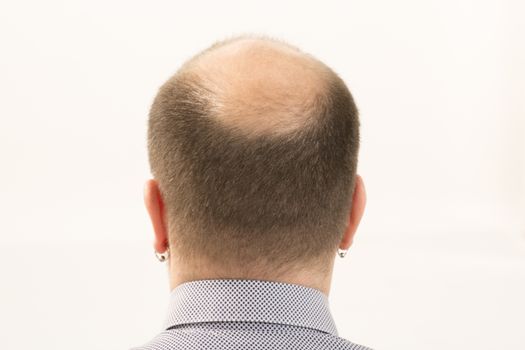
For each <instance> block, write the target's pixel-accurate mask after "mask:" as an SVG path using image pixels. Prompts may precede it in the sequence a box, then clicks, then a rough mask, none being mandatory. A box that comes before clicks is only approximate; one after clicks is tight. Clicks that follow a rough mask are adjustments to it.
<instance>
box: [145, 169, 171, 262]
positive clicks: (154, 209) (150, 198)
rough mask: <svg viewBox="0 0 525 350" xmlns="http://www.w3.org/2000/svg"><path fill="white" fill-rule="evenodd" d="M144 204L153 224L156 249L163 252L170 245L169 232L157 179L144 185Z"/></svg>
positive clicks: (150, 180)
mask: <svg viewBox="0 0 525 350" xmlns="http://www.w3.org/2000/svg"><path fill="white" fill-rule="evenodd" d="M144 204H145V206H146V209H147V211H148V214H149V217H150V220H151V224H152V226H153V232H154V248H155V251H157V252H159V253H163V252H165V251H166V250H167V249H168V246H169V243H168V232H167V229H166V223H165V218H164V201H163V199H162V196H161V193H160V189H159V186H158V183H157V181H156V180H155V179H149V180H147V181H146V183H145V185H144Z"/></svg>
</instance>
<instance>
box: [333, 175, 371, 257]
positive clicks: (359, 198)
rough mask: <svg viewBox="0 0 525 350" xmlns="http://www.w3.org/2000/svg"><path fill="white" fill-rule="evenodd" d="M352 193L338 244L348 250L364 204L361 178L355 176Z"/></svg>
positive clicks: (364, 196) (364, 197)
mask: <svg viewBox="0 0 525 350" xmlns="http://www.w3.org/2000/svg"><path fill="white" fill-rule="evenodd" d="M354 186H355V187H354V193H353V195H352V207H351V208H350V213H348V226H347V228H346V231H345V233H344V235H343V239H342V240H341V243H340V245H339V249H342V250H348V248H350V246H351V245H352V241H353V240H354V236H355V233H356V231H357V227H358V226H359V223H360V222H361V218H362V217H363V213H364V211H365V205H366V191H365V184H364V182H363V178H362V177H361V176H359V175H356V176H355V185H354Z"/></svg>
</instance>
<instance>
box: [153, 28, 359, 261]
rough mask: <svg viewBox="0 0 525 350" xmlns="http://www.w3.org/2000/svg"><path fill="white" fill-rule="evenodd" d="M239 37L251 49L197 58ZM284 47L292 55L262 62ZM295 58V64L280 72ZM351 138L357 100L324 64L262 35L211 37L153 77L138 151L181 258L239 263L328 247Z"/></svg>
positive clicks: (332, 244)
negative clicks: (143, 142) (144, 144)
mask: <svg viewBox="0 0 525 350" xmlns="http://www.w3.org/2000/svg"><path fill="white" fill-rule="evenodd" d="M243 40H244V41H250V40H251V41H252V46H250V45H245V46H247V47H249V49H247V50H248V51H249V55H251V56H250V57H248V58H249V59H246V58H244V59H243V58H242V57H241V58H239V56H242V54H240V53H239V52H240V51H239V49H236V50H232V52H230V53H229V56H228V55H222V56H221V55H218V56H217V57H215V58H212V59H208V60H206V57H209V56H211V54H212V53H214V52H218V51H219V50H220V49H221V48H225V47H228V46H231V45H234V44H235V43H236V42H237V43H239V42H240V41H243ZM253 42H255V43H259V44H255V46H254V45H253ZM261 43H262V44H261ZM257 45H259V46H257ZM261 45H262V46H261ZM264 45H266V46H264ZM264 48H271V50H274V53H275V52H277V56H275V59H274V58H272V57H274V56H272V55H270V58H268V52H265V50H264ZM286 50H288V53H290V52H292V53H293V55H296V56H297V57H295V56H294V58H293V60H295V59H296V58H298V59H300V61H293V62H292V61H290V62H291V63H290V66H289V67H291V68H290V69H289V68H287V67H288V66H286V65H285V64H284V63H283V65H282V68H284V69H283V72H277V73H278V74H277V73H275V72H270V71H271V70H272V69H273V68H272V67H277V69H278V67H279V62H281V61H282V60H281V61H280V58H279V52H281V51H286ZM225 57H226V58H225ZM290 57H291V56H290ZM227 59H233V60H234V63H235V64H233V65H232V66H231V67H233V68H232V69H230V70H228V69H227V68H224V67H225V66H226V65H227V64H226V63H224V62H225V61H226V60H227ZM235 59H237V61H235ZM261 62H262V63H261ZM298 62H299V63H298ZM300 62H306V63H305V66H304V67H303V68H304V69H303V70H297V71H296V73H297V74H296V75H295V76H292V75H287V74H288V72H289V71H290V70H294V69H296V68H297V67H299V66H300V65H301V64H303V63H300ZM223 63H224V65H223ZM266 63H267V64H266ZM241 64H243V65H245V66H246V69H248V72H251V73H250V74H245V73H243V72H242V70H243V69H244V68H242V67H241V66H240V65H241ZM239 67H241V68H239ZM299 68H300V67H299ZM299 68H297V69H299ZM255 70H257V71H255ZM235 79H237V80H235ZM239 79H241V80H239ZM247 79H248V80H247ZM312 79H313V80H312ZM315 79H317V80H315ZM235 82H236V83H235ZM236 84H237V85H236ZM293 84H296V85H297V88H296V86H295V85H293ZM303 87H304V88H303ZM250 89H251V90H250ZM358 148H359V119H358V111H357V107H356V105H355V103H354V100H353V98H352V95H351V93H350V91H349V90H348V88H347V87H346V85H345V83H344V82H343V80H342V79H341V78H340V77H339V76H338V75H337V74H336V73H335V72H334V71H332V70H331V69H330V68H329V67H327V66H326V65H324V64H323V63H322V62H320V61H318V60H317V59H315V58H314V57H313V56H310V55H309V54H306V53H303V52H302V51H300V50H299V49H297V48H296V47H294V46H291V45H289V44H287V43H284V42H283V41H280V40H277V39H271V38H268V37H253V36H251V37H247V36H241V37H235V38H233V39H228V40H224V41H221V42H217V43H215V44H213V45H212V46H210V47H209V48H207V49H206V50H204V51H202V52H200V53H199V54H197V55H196V56H194V57H193V58H192V59H190V60H189V61H187V62H186V63H185V64H184V65H183V66H182V67H181V68H180V69H179V70H178V71H177V72H176V74H175V75H174V76H172V77H171V78H170V79H169V80H168V81H167V82H166V83H164V85H162V87H161V88H160V89H159V91H158V94H157V96H156V97H155V99H154V102H153V105H152V106H151V110H150V115H149V121H148V156H149V162H150V166H151V172H152V174H153V176H154V178H155V179H156V180H157V181H158V183H159V188H160V192H161V195H162V198H163V201H164V203H165V214H166V218H167V224H168V230H169V232H170V234H169V236H170V248H171V249H172V251H173V250H174V251H175V252H176V254H177V255H178V257H179V258H182V259H187V260H188V261H199V259H206V261H214V262H215V263H216V264H217V265H218V266H230V267H231V266H238V267H239V268H242V269H245V270H246V271H248V270H249V269H252V268H255V267H256V266H259V268H260V267H261V266H264V267H265V268H269V269H274V270H284V269H287V268H289V267H291V266H301V265H304V264H311V263H312V261H320V260H319V259H327V257H330V256H332V257H333V255H334V254H335V252H336V250H337V247H338V245H339V244H340V241H341V239H342V237H343V233H344V231H345V229H346V225H347V223H348V218H349V211H350V207H351V205H352V202H351V199H352V194H353V189H354V184H355V174H356V168H357V156H358ZM323 261H324V260H323Z"/></svg>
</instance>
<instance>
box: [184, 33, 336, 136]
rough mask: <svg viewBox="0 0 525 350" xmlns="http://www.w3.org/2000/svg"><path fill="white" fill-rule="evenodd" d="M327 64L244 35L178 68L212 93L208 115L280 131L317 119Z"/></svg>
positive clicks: (242, 127) (254, 129) (251, 128)
mask: <svg viewBox="0 0 525 350" xmlns="http://www.w3.org/2000/svg"><path fill="white" fill-rule="evenodd" d="M329 73H330V71H329V69H328V68H327V67H326V66H324V65H323V64H322V63H321V62H319V61H317V60H316V59H315V58H313V57H311V56H309V55H307V54H305V53H303V52H301V51H300V50H298V49H297V48H295V47H293V46H291V45H287V44H285V43H283V42H280V41H277V40H271V39H267V38H257V37H255V38H253V37H246V38H240V39H237V40H234V41H227V42H224V43H221V44H218V45H215V46H214V47H212V48H211V49H209V50H207V51H206V52H203V53H202V54H201V55H198V56H197V57H195V59H193V60H191V61H190V62H188V63H187V64H185V65H184V66H183V67H182V69H181V70H180V73H179V77H187V78H188V79H197V80H198V81H199V83H200V84H202V86H203V87H204V90H205V91H206V93H207V94H209V96H208V98H209V101H210V107H211V108H212V110H213V112H214V113H212V115H210V117H214V118H217V120H219V121H220V122H222V123H223V124H224V125H226V126H228V127H231V128H235V129H237V130H239V131H241V132H244V133H245V134H255V135H258V134H261V133H266V134H282V133H287V132H290V131H293V130H296V129H298V128H300V127H302V126H305V125H306V124H308V123H309V122H311V121H314V120H315V108H316V107H315V106H316V104H317V102H318V101H319V100H320V99H322V98H323V96H324V95H325V94H326V90H327V85H328V76H329Z"/></svg>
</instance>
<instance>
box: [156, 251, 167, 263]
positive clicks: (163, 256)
mask: <svg viewBox="0 0 525 350" xmlns="http://www.w3.org/2000/svg"><path fill="white" fill-rule="evenodd" d="M155 256H156V257H157V259H159V261H160V262H164V261H166V260H168V258H169V256H170V250H169V249H166V251H165V252H164V253H159V252H157V251H156V250H155Z"/></svg>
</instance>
